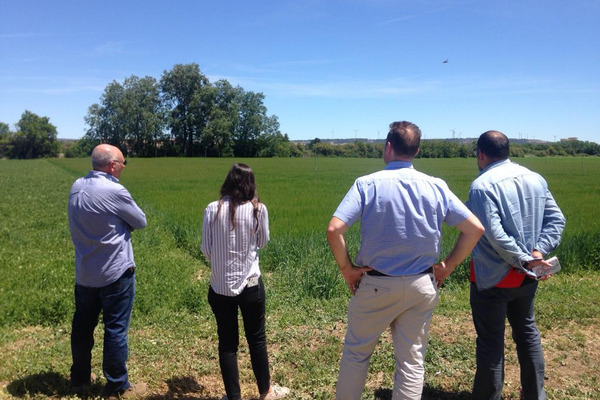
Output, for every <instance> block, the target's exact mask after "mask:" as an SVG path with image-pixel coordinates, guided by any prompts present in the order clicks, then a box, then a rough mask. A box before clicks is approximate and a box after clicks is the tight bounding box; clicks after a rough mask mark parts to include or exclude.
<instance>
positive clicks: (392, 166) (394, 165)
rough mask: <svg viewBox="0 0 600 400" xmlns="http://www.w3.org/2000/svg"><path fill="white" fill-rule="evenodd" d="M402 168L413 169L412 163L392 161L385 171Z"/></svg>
mask: <svg viewBox="0 0 600 400" xmlns="http://www.w3.org/2000/svg"><path fill="white" fill-rule="evenodd" d="M400 168H413V165H412V163H411V162H410V161H390V162H389V163H388V164H387V165H386V166H385V169H400Z"/></svg>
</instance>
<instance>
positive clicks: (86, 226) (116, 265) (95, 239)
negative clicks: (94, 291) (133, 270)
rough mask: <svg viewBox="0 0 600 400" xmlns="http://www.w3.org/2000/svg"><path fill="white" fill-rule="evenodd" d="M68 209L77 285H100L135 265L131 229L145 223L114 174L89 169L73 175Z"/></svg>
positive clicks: (117, 277)
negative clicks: (81, 176) (80, 175)
mask: <svg viewBox="0 0 600 400" xmlns="http://www.w3.org/2000/svg"><path fill="white" fill-rule="evenodd" d="M68 211H69V228H70V230H71V239H72V240H73V245H74V246H75V281H76V283H77V284H78V285H82V286H89V287H103V286H106V285H109V284H111V283H113V282H114V281H116V280H117V279H119V278H120V277H121V275H123V273H124V272H125V270H127V269H128V268H130V267H135V262H134V260H133V248H132V247H131V231H132V230H134V229H142V228H144V227H145V226H146V215H145V214H144V212H143V211H142V210H141V209H140V208H139V207H138V205H137V204H136V203H135V201H133V198H132V197H131V194H129V192H128V191H127V189H125V187H123V185H121V184H120V183H119V180H118V179H117V178H115V177H114V176H112V175H110V174H108V173H106V172H101V171H90V172H89V173H88V174H87V176H85V177H83V178H79V179H77V180H76V181H75V183H73V186H72V187H71V192H70V194H69V208H68Z"/></svg>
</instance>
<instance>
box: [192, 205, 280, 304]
mask: <svg viewBox="0 0 600 400" xmlns="http://www.w3.org/2000/svg"><path fill="white" fill-rule="evenodd" d="M218 208H219V202H218V201H213V202H212V203H210V204H209V205H208V206H207V207H206V209H205V210H204V218H203V221H202V253H203V254H204V255H205V256H206V258H207V259H209V260H210V264H211V274H210V286H211V287H212V289H213V290H214V291H215V292H216V293H218V294H220V295H224V296H237V295H238V294H240V293H241V292H242V290H244V288H245V287H246V285H247V284H248V280H249V279H251V278H257V277H259V276H260V269H259V266H258V249H260V248H262V247H264V246H265V245H266V244H267V243H268V242H269V213H268V212H267V207H266V206H265V205H264V204H262V203H259V206H258V215H257V218H258V229H256V223H257V221H256V219H255V218H254V205H253V204H252V203H251V202H247V203H243V204H240V205H239V206H238V207H237V209H236V210H235V216H234V218H235V228H234V229H233V230H232V229H231V228H232V226H231V220H230V216H229V198H228V197H225V198H223V203H222V205H221V210H220V211H219V215H218V216H217V210H218Z"/></svg>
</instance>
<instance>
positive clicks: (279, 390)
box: [260, 385, 290, 400]
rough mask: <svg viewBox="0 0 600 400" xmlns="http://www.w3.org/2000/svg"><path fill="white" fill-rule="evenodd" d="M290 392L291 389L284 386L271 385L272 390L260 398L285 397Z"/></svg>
mask: <svg viewBox="0 0 600 400" xmlns="http://www.w3.org/2000/svg"><path fill="white" fill-rule="evenodd" d="M288 394H290V389H288V388H286V387H283V386H277V385H271V389H270V391H269V392H268V393H265V394H263V395H261V396H260V400H277V399H283V398H284V397H285V396H287V395H288Z"/></svg>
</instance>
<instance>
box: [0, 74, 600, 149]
mask: <svg viewBox="0 0 600 400" xmlns="http://www.w3.org/2000/svg"><path fill="white" fill-rule="evenodd" d="M264 99H265V96H264V94H263V93H255V92H252V91H247V90H245V89H243V88H242V87H240V86H236V87H234V86H233V85H231V84H230V83H229V82H228V81H227V80H225V79H221V80H218V81H216V82H214V83H211V82H210V81H209V79H208V78H207V77H206V76H205V75H204V74H202V72H201V71H200V68H199V66H198V64H195V63H192V64H185V65H184V64H177V65H175V66H174V67H173V68H172V69H171V70H170V71H167V70H165V71H164V72H163V74H162V76H161V78H160V80H156V79H155V78H154V77H151V76H146V77H144V78H139V77H137V76H135V75H132V76H130V77H128V78H126V79H125V80H124V81H123V82H122V83H121V82H118V81H116V80H115V81H113V82H111V83H109V84H108V85H107V87H106V88H105V89H104V92H103V93H102V95H101V97H100V101H99V103H94V104H92V105H91V106H90V107H89V108H88V112H87V115H86V116H85V118H84V120H85V123H86V125H87V127H88V128H87V131H86V133H85V135H84V136H83V137H82V138H81V139H79V140H78V141H76V142H75V143H74V144H69V145H67V146H62V147H61V144H60V143H59V141H58V139H57V130H56V127H55V126H54V125H52V124H51V123H50V120H49V118H48V117H41V116H38V115H36V114H34V113H32V112H30V111H25V112H24V113H23V114H22V116H21V119H20V120H19V122H18V123H17V124H15V127H16V131H11V130H10V127H9V125H8V124H6V123H3V122H0V157H8V158H18V159H30V158H40V157H55V156H57V155H58V154H59V153H63V154H64V155H65V156H66V157H84V156H89V154H90V153H91V150H92V149H93V147H94V146H95V145H97V144H99V143H110V144H113V145H115V146H118V147H119V148H120V149H122V151H123V153H124V155H125V156H128V157H160V156H171V157H306V156H325V157H327V156H333V157H370V158H373V157H374V158H378V157H381V156H382V152H383V145H382V144H381V143H377V142H375V143H373V142H366V141H361V140H355V141H354V142H351V143H346V144H334V143H330V142H327V141H325V140H321V139H318V138H315V139H314V140H312V141H310V142H309V143H307V144H302V143H298V142H296V143H294V142H291V141H290V140H289V137H288V135H287V134H282V133H281V131H280V129H279V120H278V118H277V116H275V115H270V116H269V115H268V114H267V107H266V106H265V105H264ZM473 148H474V143H469V142H466V143H465V142H464V141H463V142H458V141H453V140H442V139H439V140H434V139H429V140H422V141H421V151H420V153H419V155H418V157H421V158H452V157H472V156H473ZM525 155H535V156H573V155H600V145H598V144H597V143H593V142H582V141H578V140H569V141H561V142H552V143H523V144H522V143H518V144H511V156H513V157H520V156H525Z"/></svg>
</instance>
